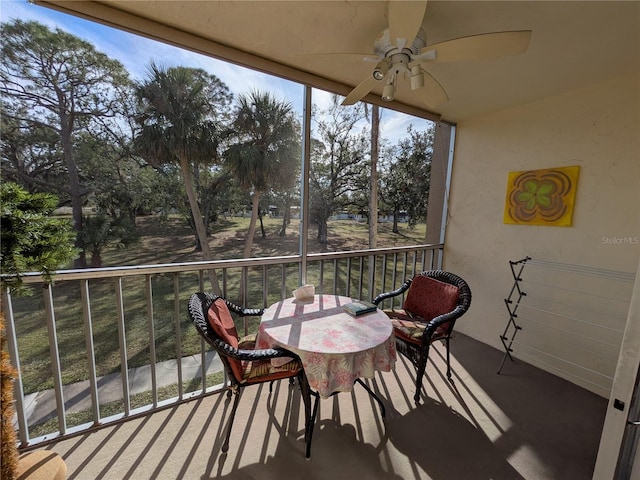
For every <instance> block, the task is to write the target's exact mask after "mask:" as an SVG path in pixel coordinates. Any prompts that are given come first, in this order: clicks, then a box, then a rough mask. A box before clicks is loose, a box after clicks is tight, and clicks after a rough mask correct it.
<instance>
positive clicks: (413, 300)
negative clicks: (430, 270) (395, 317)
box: [402, 275, 460, 330]
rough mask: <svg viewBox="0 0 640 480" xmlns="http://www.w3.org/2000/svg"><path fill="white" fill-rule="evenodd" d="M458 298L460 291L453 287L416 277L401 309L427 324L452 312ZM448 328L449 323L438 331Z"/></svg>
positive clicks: (427, 278) (437, 281) (434, 280)
mask: <svg viewBox="0 0 640 480" xmlns="http://www.w3.org/2000/svg"><path fill="white" fill-rule="evenodd" d="M459 297H460V291H459V289H458V287H456V286H455V285H451V284H449V283H445V282H441V281H439V280H436V279H434V278H431V277H425V276H423V275H417V276H416V277H415V278H414V279H413V281H412V282H411V287H409V292H408V293H407V297H406V298H405V300H404V304H403V305H402V308H403V309H404V310H406V311H407V312H410V313H411V314H413V315H416V316H418V317H421V318H423V319H424V320H425V321H426V322H429V321H431V320H433V319H434V318H435V317H437V316H439V315H442V314H444V313H449V312H451V311H453V310H454V309H455V308H456V305H457V304H458V299H459ZM448 328H449V323H446V324H443V325H441V326H440V328H439V330H448Z"/></svg>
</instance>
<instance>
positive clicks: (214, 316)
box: [189, 292, 317, 458]
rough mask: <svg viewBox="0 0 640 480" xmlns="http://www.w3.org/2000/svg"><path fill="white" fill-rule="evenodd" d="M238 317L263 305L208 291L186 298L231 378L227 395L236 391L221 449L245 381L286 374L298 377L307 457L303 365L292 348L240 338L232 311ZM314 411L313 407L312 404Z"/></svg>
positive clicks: (309, 423)
mask: <svg viewBox="0 0 640 480" xmlns="http://www.w3.org/2000/svg"><path fill="white" fill-rule="evenodd" d="M230 312H233V313H235V314H237V315H239V316H241V317H244V316H258V315H262V313H263V310H262V309H248V308H242V307H240V306H238V305H235V304H233V303H231V302H229V301H228V300H225V299H224V298H222V297H218V296H215V295H211V294H209V293H202V292H200V293H195V294H193V295H192V296H191V298H190V299H189V316H190V317H191V320H192V322H193V324H194V325H195V327H196V329H197V330H198V333H200V335H201V336H202V337H203V338H204V339H205V340H206V341H207V343H209V345H211V346H212V347H213V348H214V349H215V350H216V352H218V355H219V356H220V359H221V360H222V363H223V365H224V368H225V371H226V373H227V376H228V378H229V381H230V384H231V385H230V386H229V390H228V392H227V397H229V398H230V397H231V395H232V394H234V395H235V399H234V402H233V407H232V409H231V414H230V417H229V424H228V426H227V432H226V436H225V440H224V443H223V445H222V453H227V451H228V450H229V437H230V436H231V428H232V427H233V420H234V417H235V414H236V409H237V407H238V400H239V399H240V390H242V388H244V387H246V386H248V385H257V384H261V383H265V382H270V385H269V393H271V386H272V385H273V382H274V381H275V380H280V379H283V378H289V379H290V380H291V381H293V379H294V378H297V379H298V384H299V385H300V391H301V393H302V400H303V402H304V411H305V433H304V439H305V443H306V451H305V456H306V458H310V456H311V438H312V435H313V423H314V422H313V420H314V419H313V418H312V416H311V395H312V392H311V388H310V387H309V382H308V381H307V377H306V375H305V373H304V369H303V368H302V363H301V362H300V359H299V358H298V357H297V355H295V354H294V353H293V352H290V351H288V350H285V349H280V348H269V349H264V350H255V338H250V337H247V338H244V339H239V338H238V333H237V330H236V328H235V325H234V323H233V318H232V317H231V313H230ZM284 357H290V358H293V360H291V361H289V362H287V363H285V364H284V365H279V364H277V365H276V366H274V365H273V364H272V362H271V359H274V358H284ZM316 406H317V398H316ZM314 411H315V408H314Z"/></svg>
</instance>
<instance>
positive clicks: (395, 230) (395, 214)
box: [392, 208, 400, 233]
mask: <svg viewBox="0 0 640 480" xmlns="http://www.w3.org/2000/svg"><path fill="white" fill-rule="evenodd" d="M398 215H400V212H398V209H397V208H394V209H393V230H392V231H393V233H400V230H398Z"/></svg>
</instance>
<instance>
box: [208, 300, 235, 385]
mask: <svg viewBox="0 0 640 480" xmlns="http://www.w3.org/2000/svg"><path fill="white" fill-rule="evenodd" d="M207 319H208V320H209V325H210V326H211V328H212V329H213V331H214V332H216V335H218V337H220V339H221V340H222V341H224V342H226V343H228V344H229V345H231V346H232V347H233V348H238V331H237V330H236V325H235V323H233V317H232V316H231V312H230V311H229V308H228V307H227V304H226V303H225V301H224V300H223V299H222V298H216V300H215V301H214V302H213V303H212V304H211V306H210V307H209V311H208V312H207ZM228 359H229V363H230V364H231V370H233V374H234V376H235V377H236V380H238V381H239V382H240V381H242V377H243V376H244V369H243V367H242V363H241V362H240V360H238V359H237V358H231V357H228Z"/></svg>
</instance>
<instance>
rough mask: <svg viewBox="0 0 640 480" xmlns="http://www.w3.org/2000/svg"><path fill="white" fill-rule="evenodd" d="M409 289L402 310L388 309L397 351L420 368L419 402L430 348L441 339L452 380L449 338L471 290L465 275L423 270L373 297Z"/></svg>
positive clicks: (466, 303)
mask: <svg viewBox="0 0 640 480" xmlns="http://www.w3.org/2000/svg"><path fill="white" fill-rule="evenodd" d="M405 292H407V294H406V298H405V300H404V302H403V304H402V308H401V309H385V310H384V312H385V313H386V314H387V315H388V316H389V317H390V318H391V322H392V323H393V327H394V328H393V331H394V334H395V337H396V348H397V350H398V352H400V353H401V354H403V355H404V356H405V357H407V358H408V359H409V360H411V362H412V363H413V364H414V366H415V367H416V369H417V375H416V394H415V396H414V397H413V399H414V400H415V402H416V405H417V404H418V403H419V401H420V389H421V387H422V377H423V376H424V372H425V369H426V366H427V359H428V356H429V347H430V346H431V344H432V343H433V342H434V341H436V340H442V341H443V342H444V343H445V345H446V349H447V378H448V379H449V381H451V361H450V351H449V348H450V345H449V343H450V340H451V333H452V332H453V327H454V324H455V322H456V320H457V319H458V318H460V317H461V316H462V315H464V313H465V312H466V311H467V310H468V309H469V305H470V304H471V290H470V289H469V285H467V282H465V281H464V280H463V279H462V278H460V277H459V276H457V275H454V274H453V273H449V272H444V271H442V270H429V271H426V272H422V273H420V274H418V275H416V276H415V277H413V278H412V279H409V280H407V281H406V282H404V283H403V284H402V286H401V287H400V288H398V289H397V290H394V291H392V292H386V293H381V294H380V295H378V296H377V297H376V298H374V299H373V303H375V304H376V305H379V304H380V303H381V302H383V301H384V300H386V299H389V298H392V297H395V296H397V295H401V294H404V293H405Z"/></svg>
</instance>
